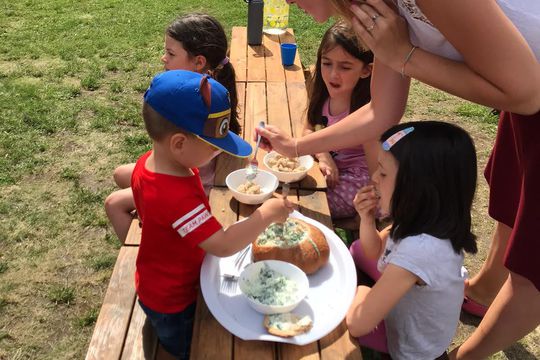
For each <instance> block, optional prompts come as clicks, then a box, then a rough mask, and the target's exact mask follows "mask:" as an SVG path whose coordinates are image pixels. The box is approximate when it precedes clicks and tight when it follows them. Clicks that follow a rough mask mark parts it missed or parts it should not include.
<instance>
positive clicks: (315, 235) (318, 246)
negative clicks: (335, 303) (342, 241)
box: [251, 218, 330, 274]
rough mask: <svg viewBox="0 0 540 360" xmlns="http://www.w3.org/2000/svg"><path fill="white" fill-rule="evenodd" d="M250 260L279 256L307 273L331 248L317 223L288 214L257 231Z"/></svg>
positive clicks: (320, 263) (325, 259) (316, 267)
mask: <svg viewBox="0 0 540 360" xmlns="http://www.w3.org/2000/svg"><path fill="white" fill-rule="evenodd" d="M251 251H252V254H253V261H254V262H255V261H260V260H282V261H287V262H290V263H292V264H294V265H296V266H298V267H299V268H300V269H302V270H303V271H304V272H305V273H306V274H312V273H314V272H316V271H317V270H319V269H320V268H321V267H322V266H324V265H326V263H327V262H328V257H329V256H330V248H329V247H328V242H327V241H326V238H325V236H324V234H323V233H322V232H321V230H319V229H318V228H317V227H315V226H313V225H311V224H308V223H306V222H305V221H302V220H300V219H296V218H289V219H287V221H286V222H285V223H283V224H272V225H270V226H269V227H268V228H266V230H265V231H264V232H263V233H262V234H261V235H259V237H258V238H257V240H255V241H254V242H253V245H252V248H251Z"/></svg>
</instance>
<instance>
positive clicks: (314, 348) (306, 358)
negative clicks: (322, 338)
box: [278, 341, 345, 360]
mask: <svg viewBox="0 0 540 360" xmlns="http://www.w3.org/2000/svg"><path fill="white" fill-rule="evenodd" d="M320 358H321V357H320V354H319V346H318V344H317V341H315V342H312V343H311V344H307V345H304V346H298V345H293V344H280V345H279V346H278V359H302V360H319V359H320ZM335 359H345V358H335Z"/></svg>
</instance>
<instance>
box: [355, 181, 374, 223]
mask: <svg viewBox="0 0 540 360" xmlns="http://www.w3.org/2000/svg"><path fill="white" fill-rule="evenodd" d="M353 204H354V207H355V209H356V211H357V212H358V214H359V215H360V218H362V219H368V218H374V217H375V214H376V213H377V206H378V205H379V196H378V195H377V193H376V191H375V186H373V185H367V186H364V187H363V188H361V189H360V190H358V193H356V196H355V197H354V200H353Z"/></svg>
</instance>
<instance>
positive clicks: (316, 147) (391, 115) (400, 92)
mask: <svg viewBox="0 0 540 360" xmlns="http://www.w3.org/2000/svg"><path fill="white" fill-rule="evenodd" d="M409 85H410V81H409V79H406V78H405V79H404V78H402V77H401V75H400V74H399V73H396V72H395V71H393V70H392V69H391V68H389V67H387V66H386V65H384V64H383V63H381V62H379V61H378V60H377V59H375V62H374V66H373V74H372V78H371V101H370V102H369V103H368V104H366V105H364V106H362V107H361V108H360V109H358V110H356V111H355V112H353V113H351V114H349V115H348V116H347V117H346V118H345V119H343V120H341V121H339V122H338V123H337V124H334V125H332V126H329V127H327V128H324V129H322V130H320V131H316V132H314V133H312V134H310V135H308V136H305V137H302V138H301V139H298V144H297V146H298V153H299V154H310V153H316V152H323V151H330V150H339V149H344V148H348V147H353V146H356V145H358V144H363V143H365V142H368V141H370V140H376V139H377V138H378V137H379V135H380V134H382V133H383V132H384V131H385V130H386V129H388V128H389V127H391V126H392V125H395V124H397V123H398V122H399V121H400V120H401V117H402V116H403V113H404V111H405V106H406V104H407V97H408V95H409Z"/></svg>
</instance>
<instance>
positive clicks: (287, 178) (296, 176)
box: [263, 151, 315, 183]
mask: <svg viewBox="0 0 540 360" xmlns="http://www.w3.org/2000/svg"><path fill="white" fill-rule="evenodd" d="M276 155H278V153H276V152H275V151H271V152H269V153H268V154H266V155H265V156H264V159H263V162H264V165H265V166H266V167H267V168H268V171H270V172H271V173H272V174H274V175H276V176H277V178H278V179H279V181H282V182H286V183H291V182H295V181H300V180H302V179H303V178H305V177H306V175H307V173H308V171H309V169H311V168H312V167H313V163H314V162H315V161H314V160H313V157H311V155H303V156H300V157H299V158H298V162H299V163H300V166H303V167H304V168H305V170H304V171H295V172H284V171H277V170H273V169H272V168H271V167H270V165H268V160H270V159H271V158H273V157H274V156H276Z"/></svg>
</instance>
